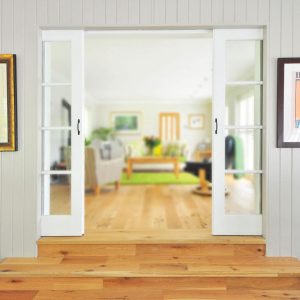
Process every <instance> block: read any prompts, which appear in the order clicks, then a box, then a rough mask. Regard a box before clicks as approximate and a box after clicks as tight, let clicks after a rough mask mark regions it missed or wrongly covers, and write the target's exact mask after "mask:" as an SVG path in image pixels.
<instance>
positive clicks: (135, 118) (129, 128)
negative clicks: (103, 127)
mask: <svg viewBox="0 0 300 300" xmlns="http://www.w3.org/2000/svg"><path fill="white" fill-rule="evenodd" d="M141 122H142V113H141V112H128V111H124V112H112V113H111V127H112V128H114V130H115V131H116V133H117V134H140V133H141Z"/></svg>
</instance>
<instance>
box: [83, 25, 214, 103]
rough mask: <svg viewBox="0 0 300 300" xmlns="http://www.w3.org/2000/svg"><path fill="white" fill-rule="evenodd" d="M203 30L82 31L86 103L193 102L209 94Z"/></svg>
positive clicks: (207, 42) (208, 45)
mask: <svg viewBox="0 0 300 300" xmlns="http://www.w3.org/2000/svg"><path fill="white" fill-rule="evenodd" d="M211 77H212V38H211V37H210V32H207V31H204V32H203V31H199V32H197V31H193V32H185V31H181V32H180V31H175V32H174V31H165V32H154V31H150V32H144V31H143V32H141V31H135V32H134V31H131V32H128V31H127V32H102V33H99V32H98V33H96V32H94V33H90V34H87V35H86V41H85V87H86V99H85V100H86V103H87V104H91V103H108V102H109V103H112V102H114V103H119V102H124V101H127V102H128V101H129V102H138V103H141V102H142V103H145V102H147V103H148V102H150V103H158V102H161V101H164V102H170V103H174V102H179V101H180V102H181V101H187V102H195V101H197V102H199V101H200V100H202V101H207V100H208V99H209V98H211V94H212V80H211Z"/></svg>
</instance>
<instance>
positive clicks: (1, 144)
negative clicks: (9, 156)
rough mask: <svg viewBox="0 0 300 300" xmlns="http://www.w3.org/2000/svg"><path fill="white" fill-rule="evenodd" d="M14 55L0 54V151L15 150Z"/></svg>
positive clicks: (15, 89)
mask: <svg viewBox="0 0 300 300" xmlns="http://www.w3.org/2000/svg"><path fill="white" fill-rule="evenodd" d="M17 148H18V144H17V87H16V55H15V54H0V151H16V150H17Z"/></svg>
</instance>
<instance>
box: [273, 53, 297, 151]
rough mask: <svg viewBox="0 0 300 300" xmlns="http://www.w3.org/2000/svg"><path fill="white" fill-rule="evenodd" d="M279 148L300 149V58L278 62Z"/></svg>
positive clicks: (280, 59)
mask: <svg viewBox="0 0 300 300" xmlns="http://www.w3.org/2000/svg"><path fill="white" fill-rule="evenodd" d="M277 147H278V148H299V147H300V58H296V57H293V58H279V59H278V62H277Z"/></svg>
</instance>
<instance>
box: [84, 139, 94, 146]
mask: <svg viewBox="0 0 300 300" xmlns="http://www.w3.org/2000/svg"><path fill="white" fill-rule="evenodd" d="M91 143H92V140H91V139H90V138H85V139H84V144H85V146H86V147H87V146H89V145H90V144H91Z"/></svg>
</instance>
